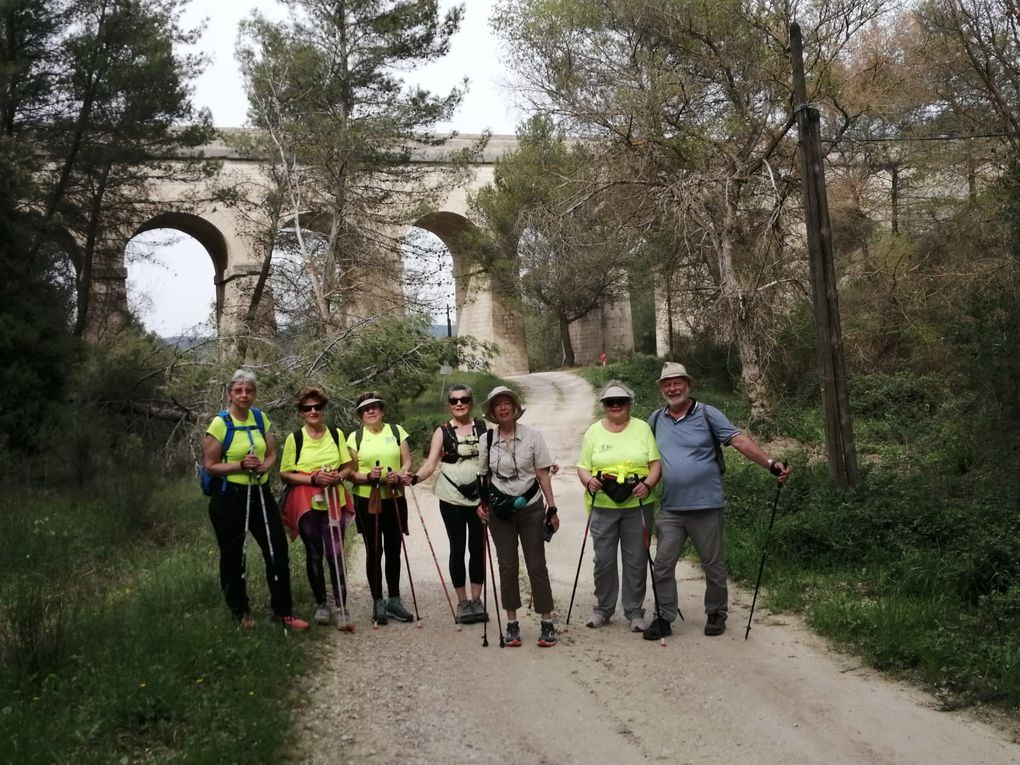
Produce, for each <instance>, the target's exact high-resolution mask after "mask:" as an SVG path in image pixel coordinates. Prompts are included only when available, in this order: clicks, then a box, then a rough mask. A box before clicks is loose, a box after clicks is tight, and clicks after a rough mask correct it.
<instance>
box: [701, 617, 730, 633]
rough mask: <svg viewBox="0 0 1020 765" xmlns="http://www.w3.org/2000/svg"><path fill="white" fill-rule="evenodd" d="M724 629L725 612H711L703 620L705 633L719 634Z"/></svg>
mask: <svg viewBox="0 0 1020 765" xmlns="http://www.w3.org/2000/svg"><path fill="white" fill-rule="evenodd" d="M725 631H726V614H720V613H713V614H709V615H708V621H707V622H705V634H706V635H712V636H715V635H721V634H723V633H724V632H725Z"/></svg>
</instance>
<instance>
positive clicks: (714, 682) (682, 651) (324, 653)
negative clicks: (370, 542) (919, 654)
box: [293, 372, 1020, 765]
mask: <svg viewBox="0 0 1020 765" xmlns="http://www.w3.org/2000/svg"><path fill="white" fill-rule="evenodd" d="M516 380H517V382H519V383H520V384H521V385H522V386H523V387H524V388H525V390H526V391H527V410H528V411H527V413H526V414H525V416H524V422H527V423H530V424H532V425H535V426H537V427H539V428H540V429H541V430H542V432H543V433H544V435H545V438H546V440H547V442H548V444H549V447H550V450H551V451H552V452H553V454H554V457H555V458H556V460H557V461H558V462H559V464H560V465H562V466H563V469H562V470H561V472H560V474H559V476H557V477H556V478H555V479H554V488H555V492H556V498H557V504H558V506H559V508H560V518H561V521H562V526H561V529H560V532H559V533H558V534H557V535H556V537H555V538H554V539H553V541H552V543H550V545H549V546H548V548H547V550H548V556H549V568H550V574H551V576H552V582H553V594H554V596H555V597H556V602H557V622H558V625H559V627H560V630H561V644H560V645H558V646H556V647H555V648H551V649H543V648H538V647H537V646H536V645H535V640H536V638H537V636H538V616H537V615H536V614H533V613H530V612H529V613H526V614H525V613H524V612H523V611H522V612H521V613H522V614H523V616H522V618H521V627H522V632H523V637H524V646H523V647H521V648H500V647H499V636H498V632H497V626H496V623H495V622H494V621H493V622H490V624H489V647H487V648H483V647H482V645H481V641H482V626H481V625H467V626H465V627H464V628H463V630H462V631H458V630H457V629H456V628H455V626H454V624H453V620H452V618H451V615H450V610H449V607H448V605H447V603H446V599H445V597H444V595H443V591H442V588H441V586H440V584H439V580H438V577H437V575H436V568H435V564H434V563H433V561H432V557H431V555H430V553H429V548H428V545H427V544H426V540H425V535H424V534H423V533H422V524H421V521H419V520H418V514H417V512H416V510H415V504H414V502H413V501H412V502H411V507H410V512H411V520H410V527H411V529H410V530H411V535H410V537H408V538H407V545H408V552H409V555H410V562H411V574H412V575H413V577H414V583H415V590H416V593H417V599H418V607H419V610H420V612H421V615H422V622H420V627H419V628H416V626H415V625H414V624H397V623H393V622H391V623H390V624H389V625H387V626H385V627H382V628H380V629H378V630H372V628H371V621H370V619H369V613H370V602H371V601H370V596H369V594H368V588H367V587H366V586H364V585H363V582H364V568H363V563H362V560H361V558H360V552H361V548H360V546H358V547H356V551H357V553H359V555H358V556H357V557H354V556H352V557H353V558H354V559H353V560H352V561H351V565H350V570H351V579H352V582H353V587H352V596H351V601H352V609H353V613H354V616H355V618H356V620H357V622H358V629H357V632H356V633H355V634H353V635H350V634H341V633H337V632H335V631H333V630H331V629H330V634H328V635H326V636H325V638H326V639H324V640H321V641H318V642H317V647H316V650H319V651H320V652H321V671H320V672H318V673H315V674H314V675H311V676H308V677H303V678H299V679H297V680H296V681H295V682H296V684H297V685H296V695H297V696H298V697H299V701H298V702H297V703H298V706H299V711H300V714H299V719H304V720H306V721H311V722H309V723H306V724H305V725H304V727H302V729H301V730H300V731H299V735H300V740H301V742H302V749H301V751H299V752H296V753H295V754H294V757H293V761H295V762H302V763H304V762H308V763H316V764H320V765H326V764H327V763H329V764H333V763H362V762H372V763H391V762H392V763H397V762H399V763H550V764H552V763H574V762H576V763H601V762H614V763H641V762H649V761H651V762H656V761H657V762H667V763H688V762H690V763H698V765H713V764H716V763H718V764H723V763H748V764H753V765H763V764H766V763H775V764H776V765H799V764H801V763H803V764H804V765H815V764H816V763H897V764H904V763H917V764H918V765H922V764H923V765H930V764H931V763H943V762H945V763H949V762H961V763H968V765H977V764H979V763H984V764H986V765H998V764H999V763H1002V764H1003V765H1005V764H1006V763H1009V764H1010V765H1013V764H1014V763H1017V762H1020V746H1017V745H1016V743H1011V742H1010V741H1009V739H1008V737H1007V735H1006V734H1005V733H1002V732H1000V731H999V730H998V729H994V728H992V727H991V726H988V725H985V724H982V723H980V722H976V721H974V720H973V719H971V718H970V717H968V716H966V715H961V714H949V713H944V712H939V711H936V709H935V708H934V704H933V702H932V700H931V699H930V697H928V696H927V695H925V694H923V693H922V692H920V691H917V690H914V689H911V688H908V687H906V686H903V685H900V684H897V683H893V682H890V681H888V680H885V679H884V678H882V677H880V676H878V675H877V674H876V673H874V672H872V671H870V670H868V669H865V668H862V667H861V666H860V662H859V660H857V659H854V658H853V657H848V656H844V655H842V654H838V653H835V652H833V651H831V650H829V649H828V648H827V647H826V646H825V644H824V642H823V641H821V640H820V639H818V638H817V637H815V636H813V635H812V634H811V633H810V632H809V631H808V630H807V629H805V628H804V627H803V626H802V625H801V624H800V623H799V622H798V621H797V620H796V619H794V618H791V617H788V616H783V617H781V618H778V617H770V616H769V615H768V614H767V613H766V612H764V611H758V612H757V614H759V615H758V616H756V618H755V629H754V630H753V631H752V633H751V639H750V640H749V641H747V642H745V641H744V639H743V635H744V630H743V624H745V623H746V620H747V609H748V607H749V605H750V595H749V594H748V593H745V592H743V591H742V590H739V589H737V588H731V598H732V599H733V602H732V603H731V611H730V615H731V618H730V625H731V627H730V629H729V630H728V631H727V632H726V634H725V635H723V636H721V637H717V638H707V637H705V636H704V635H703V634H702V628H703V626H704V615H703V614H702V613H701V606H700V600H701V597H702V595H703V592H704V590H703V587H704V585H703V582H702V580H701V576H700V572H699V571H698V570H696V569H695V568H693V567H686V568H683V569H681V570H678V576H680V578H681V582H680V585H681V599H682V601H683V602H682V608H683V611H684V614H685V615H686V616H687V622H686V623H685V624H683V625H682V626H681V627H680V629H679V630H678V631H676V632H675V633H674V636H673V637H672V638H671V639H670V640H669V643H668V645H667V646H666V647H665V648H663V647H660V646H659V645H658V644H657V643H655V642H649V641H645V640H642V639H641V636H640V635H634V634H631V633H629V632H628V631H627V624H626V621H625V620H623V618H622V615H621V614H619V613H618V614H617V616H616V617H615V618H614V620H613V622H612V624H611V625H609V626H608V627H605V628H603V629H600V630H589V629H586V628H585V627H584V626H583V624H584V619H585V617H586V616H587V614H588V613H589V611H590V608H591V590H592V580H591V552H590V549H591V548H590V545H589V547H588V550H587V551H586V553H587V554H586V555H585V562H584V565H583V566H582V568H581V580H580V584H579V586H578V592H577V599H576V602H575V604H574V612H573V615H572V617H571V625H570V626H569V627H565V625H564V623H563V622H564V621H565V618H566V608H567V603H568V602H569V599H570V588H571V585H572V583H573V579H574V572H575V570H576V566H577V559H578V552H579V550H580V543H581V536H582V533H583V530H584V509H583V503H582V492H581V487H580V485H579V483H578V481H577V478H576V476H575V474H574V469H573V465H574V463H575V461H576V458H577V451H578V448H579V446H580V439H581V435H582V434H583V432H584V429H585V428H586V427H587V426H588V425H589V424H590V423H591V421H592V420H593V417H594V415H593V412H594V408H593V407H594V403H595V402H594V396H593V394H592V391H591V389H590V386H589V385H588V384H587V383H586V382H584V381H583V380H581V379H580V378H578V377H576V376H574V375H571V374H567V373H561V372H547V373H541V374H533V375H527V376H522V377H519V378H516ZM415 448H417V445H416V446H415ZM412 491H413V493H414V495H415V496H416V497H417V500H418V502H419V504H420V507H421V512H422V514H423V515H424V518H425V523H426V524H427V525H428V531H429V534H430V535H431V539H432V543H433V545H434V546H435V548H436V553H437V555H438V556H439V561H440V565H441V566H442V568H443V576H444V578H446V579H447V584H449V582H448V575H447V567H446V563H445V559H446V555H447V550H448V548H447V541H446V533H445V530H444V528H443V524H442V520H441V519H440V517H439V511H438V505H437V502H436V500H435V499H434V497H433V496H432V493H431V491H430V487H429V486H427V485H421V486H418V487H416V488H415V489H413V490H412ZM297 571H298V568H297V567H295V572H297ZM294 578H295V591H296V592H298V593H300V592H301V587H302V584H303V582H302V577H301V576H300V574H299V573H295V577H294ZM402 581H404V582H405V583H406V571H405V575H404V578H403V579H402ZM451 592H452V591H451ZM403 596H404V600H405V602H407V604H408V605H409V606H410V602H411V599H410V591H409V589H408V588H407V587H406V585H405V592H404V593H403ZM525 597H527V590H526V588H525ZM648 598H649V602H648V604H647V605H648V608H649V612H650V611H651V592H650V590H649V594H648ZM320 629H326V628H320ZM1014 722H1015V721H1014Z"/></svg>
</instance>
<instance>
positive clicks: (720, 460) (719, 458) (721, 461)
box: [650, 399, 726, 475]
mask: <svg viewBox="0 0 1020 765" xmlns="http://www.w3.org/2000/svg"><path fill="white" fill-rule="evenodd" d="M691 401H692V402H693V403H692V404H691V406H695V405H696V404H697V403H698V402H697V401H695V400H694V399H691ZM665 411H666V407H662V408H661V409H656V410H655V412H654V413H653V414H652V421H651V423H650V425H651V426H652V435H653V436H654V435H655V426H656V425H658V424H659V418H660V417H661V416H662V414H663V412H665ZM701 416H702V417H704V418H705V424H706V425H707V426H708V432H709V434H711V436H712V449H714V450H715V463H716V465H718V466H719V475H726V458H725V457H724V456H723V450H722V447H721V446H719V440H718V439H717V438H716V437H715V428H713V427H712V421H711V420H710V419H709V418H708V411H707V410H706V409H705V404H702V405H701Z"/></svg>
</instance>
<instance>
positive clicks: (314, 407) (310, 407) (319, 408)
mask: <svg viewBox="0 0 1020 765" xmlns="http://www.w3.org/2000/svg"><path fill="white" fill-rule="evenodd" d="M325 410H326V404H323V403H321V402H320V403H318V404H301V405H299V406H298V411H299V412H324V411H325Z"/></svg>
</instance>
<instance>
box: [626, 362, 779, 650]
mask: <svg viewBox="0 0 1020 765" xmlns="http://www.w3.org/2000/svg"><path fill="white" fill-rule="evenodd" d="M693 383H694V381H693V380H692V379H691V376H690V375H689V374H687V369H686V368H685V367H684V365H683V364H677V363H676V362H673V361H668V362H666V365H665V366H664V367H663V368H662V374H661V375H659V390H660V391H661V392H662V397H663V398H664V399H665V400H666V406H665V407H663V408H662V409H657V410H656V411H655V412H653V413H652V416H651V417H650V418H649V419H648V424H649V425H651V427H652V431H653V432H654V433H655V442H656V444H657V445H658V447H659V453H660V455H661V456H662V479H661V480H662V488H663V491H662V499H661V502H660V512H659V516H658V518H657V519H656V521H655V528H656V531H657V532H658V540H659V541H658V547H657V549H656V553H655V570H654V576H655V585H656V588H657V590H658V598H659V613H657V614H656V618H655V619H653V620H652V623H651V624H650V625H649V627H648V629H646V630H645V632H644V637H645V639H646V640H658V639H659V638H662V637H664V636H666V635H669V634H672V632H673V629H672V627H671V626H670V625H671V624H672V623H673V622H674V621H675V620H676V616H677V607H678V599H677V588H676V564H677V560H679V558H680V555H681V554H682V552H683V548H684V544H686V542H687V538H688V537H690V539H691V542H692V543H693V544H694V549H695V550H696V551H697V553H698V556H699V557H700V558H701V566H702V568H703V569H704V571H705V613H706V614H707V619H706V622H705V634H706V635H721V634H722V633H723V632H724V631H725V630H726V611H727V607H728V600H729V595H728V590H727V587H726V563H725V561H724V560H723V507H724V505H725V500H724V498H723V489H722V469H723V467H722V447H723V446H726V445H729V446H732V447H733V448H734V449H736V450H737V451H738V452H740V453H741V454H742V455H744V456H745V457H746V458H747V459H749V460H751V461H752V462H756V463H757V464H759V465H761V466H762V467H763V468H765V469H766V470H769V471H770V472H772V474H773V475H775V476H778V478H779V480H780V481H786V479H787V478H788V477H789V475H790V468H789V467H788V466H786V465H785V464H783V463H782V462H780V461H778V460H774V459H771V458H770V457H769V456H768V455H767V454H765V452H764V451H762V449H761V447H760V446H758V444H756V443H755V442H754V441H753V440H752V439H751V438H750V437H749V436H748V435H746V434H744V433H742V432H741V431H740V430H739V429H738V428H736V427H735V426H734V425H733V423H731V422H730V421H729V420H728V419H727V418H726V415H724V414H723V413H722V412H720V411H719V410H718V409H716V408H715V407H714V406H709V405H708V404H703V403H701V402H700V401H696V400H695V399H693V398H692V397H691V388H692V387H693Z"/></svg>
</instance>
